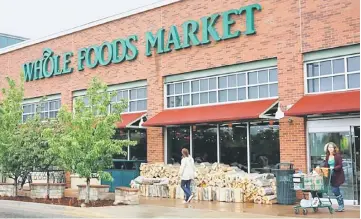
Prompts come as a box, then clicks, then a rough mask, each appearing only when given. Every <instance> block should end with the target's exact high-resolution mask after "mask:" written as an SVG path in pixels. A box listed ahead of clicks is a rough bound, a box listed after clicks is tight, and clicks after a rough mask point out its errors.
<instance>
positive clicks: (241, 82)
mask: <svg viewBox="0 0 361 219" xmlns="http://www.w3.org/2000/svg"><path fill="white" fill-rule="evenodd" d="M237 85H238V86H245V85H246V74H245V73H242V74H238V75H237Z"/></svg>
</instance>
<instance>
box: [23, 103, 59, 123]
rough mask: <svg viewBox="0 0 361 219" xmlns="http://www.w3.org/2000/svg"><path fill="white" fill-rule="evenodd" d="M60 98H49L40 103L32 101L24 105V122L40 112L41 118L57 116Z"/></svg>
mask: <svg viewBox="0 0 361 219" xmlns="http://www.w3.org/2000/svg"><path fill="white" fill-rule="evenodd" d="M60 106H61V104H60V99H57V100H48V101H44V102H42V103H41V104H40V103H31V104H24V105H23V116H22V120H23V122H26V120H27V119H29V118H32V117H33V116H34V115H35V114H36V113H39V115H40V118H41V119H52V118H56V116H57V115H58V111H59V110H60Z"/></svg>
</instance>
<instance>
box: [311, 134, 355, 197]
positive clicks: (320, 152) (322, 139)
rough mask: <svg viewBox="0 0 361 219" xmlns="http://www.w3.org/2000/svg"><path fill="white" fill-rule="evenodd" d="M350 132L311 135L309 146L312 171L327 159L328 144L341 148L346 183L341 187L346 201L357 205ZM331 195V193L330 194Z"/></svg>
mask: <svg viewBox="0 0 361 219" xmlns="http://www.w3.org/2000/svg"><path fill="white" fill-rule="evenodd" d="M349 139H350V132H349V131H340V132H317V133H309V145H310V155H311V160H310V161H311V169H313V168H315V167H317V166H321V165H322V164H323V162H324V160H325V159H326V153H325V148H324V146H325V145H326V144H327V143H328V142H334V143H335V144H336V145H337V146H338V147H339V148H340V153H341V156H342V159H343V170H344V172H345V179H346V181H345V183H344V184H343V185H342V186H341V187H340V189H341V192H342V194H343V196H344V199H345V200H347V202H348V204H355V194H356V191H355V187H354V184H355V183H354V178H355V177H354V170H353V165H352V154H353V153H352V147H351V144H350V140H349ZM330 194H331V192H330Z"/></svg>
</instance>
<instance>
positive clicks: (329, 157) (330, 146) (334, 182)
mask: <svg viewBox="0 0 361 219" xmlns="http://www.w3.org/2000/svg"><path fill="white" fill-rule="evenodd" d="M325 151H326V162H325V167H328V168H330V170H331V186H332V192H333V194H334V195H335V196H336V200H337V203H338V209H337V210H336V211H338V212H342V211H344V210H345V205H344V202H343V197H342V194H341V192H340V186H341V185H342V184H343V183H344V182H345V174H344V172H343V169H342V157H341V154H340V153H339V149H338V147H337V145H336V144H335V143H333V142H329V143H327V144H326V145H325Z"/></svg>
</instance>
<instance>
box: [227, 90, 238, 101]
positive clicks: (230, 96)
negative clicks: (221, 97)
mask: <svg viewBox="0 0 361 219" xmlns="http://www.w3.org/2000/svg"><path fill="white" fill-rule="evenodd" d="M235 100H237V89H229V90H228V101H235Z"/></svg>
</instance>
